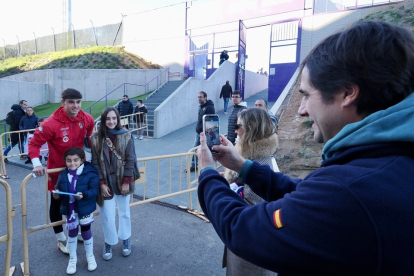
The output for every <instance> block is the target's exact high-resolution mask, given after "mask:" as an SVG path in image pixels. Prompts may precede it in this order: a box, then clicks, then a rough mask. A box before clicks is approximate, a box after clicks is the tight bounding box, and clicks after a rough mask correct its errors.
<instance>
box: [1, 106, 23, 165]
mask: <svg viewBox="0 0 414 276" xmlns="http://www.w3.org/2000/svg"><path fill="white" fill-rule="evenodd" d="M26 107H27V101H25V100H21V101H20V102H19V104H14V105H12V107H11V109H12V110H13V118H14V121H13V124H11V125H10V131H18V130H20V128H19V124H20V120H21V119H22V117H23V116H24V114H25V113H26ZM10 141H11V144H10V145H8V147H7V148H6V149H5V150H4V152H3V156H7V154H9V151H10V150H11V149H12V148H13V147H14V146H15V145H18V146H19V149H20V152H19V153H22V152H23V150H24V149H23V143H24V135H23V133H20V134H18V133H13V134H11V135H10ZM26 158H27V157H23V156H22V157H20V160H24V159H26ZM4 161H5V162H6V163H8V162H9V161H8V160H7V158H5V159H4Z"/></svg>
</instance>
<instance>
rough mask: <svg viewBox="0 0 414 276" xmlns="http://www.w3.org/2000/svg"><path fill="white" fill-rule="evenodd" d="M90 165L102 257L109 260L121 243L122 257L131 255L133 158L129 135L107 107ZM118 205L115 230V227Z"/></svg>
mask: <svg viewBox="0 0 414 276" xmlns="http://www.w3.org/2000/svg"><path fill="white" fill-rule="evenodd" d="M91 145H92V147H91V153H92V164H93V165H94V166H95V167H96V168H97V169H98V175H99V184H100V193H99V195H98V197H97V203H98V205H99V206H100V207H101V220H102V228H103V233H104V238H105V243H104V247H103V252H102V258H103V259H104V260H106V261H109V260H110V259H111V258H112V246H113V245H116V244H117V243H118V239H120V240H122V242H123V247H122V255H123V256H124V257H127V256H129V255H130V254H131V241H130V237H131V216H130V209H129V202H130V199H131V195H132V194H133V193H134V189H135V182H134V181H135V179H134V169H137V168H136V165H137V164H136V155H135V147H134V139H132V136H131V133H129V132H128V131H127V130H126V129H125V128H123V127H122V126H121V120H120V116H119V113H118V110H117V109H115V108H114V107H107V108H105V109H104V110H103V112H102V115H101V127H100V129H99V131H98V132H95V133H94V134H93V135H92V136H91ZM117 205H118V220H119V227H118V231H117V229H116V225H115V216H116V207H117Z"/></svg>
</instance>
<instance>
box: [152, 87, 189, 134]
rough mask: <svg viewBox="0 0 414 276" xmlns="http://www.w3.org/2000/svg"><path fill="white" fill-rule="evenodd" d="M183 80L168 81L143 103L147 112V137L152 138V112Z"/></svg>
mask: <svg viewBox="0 0 414 276" xmlns="http://www.w3.org/2000/svg"><path fill="white" fill-rule="evenodd" d="M184 82H185V80H180V81H170V82H168V83H167V84H166V85H164V86H163V87H162V88H161V89H160V90H158V91H157V92H156V93H154V94H153V95H152V96H151V97H150V98H149V99H147V100H145V101H144V104H145V105H146V106H147V110H148V115H147V116H148V135H149V137H153V136H154V110H155V109H156V108H157V107H158V106H159V105H160V104H161V103H162V102H163V101H164V100H165V99H166V98H168V96H170V95H171V94H172V93H173V92H174V91H175V90H176V89H177V88H178V87H179V86H180V85H181V84H182V83H184Z"/></svg>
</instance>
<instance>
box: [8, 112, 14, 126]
mask: <svg viewBox="0 0 414 276" xmlns="http://www.w3.org/2000/svg"><path fill="white" fill-rule="evenodd" d="M13 111H14V110H12V111H10V112H9V113H7V115H6V124H8V125H14V121H15V118H14V113H13Z"/></svg>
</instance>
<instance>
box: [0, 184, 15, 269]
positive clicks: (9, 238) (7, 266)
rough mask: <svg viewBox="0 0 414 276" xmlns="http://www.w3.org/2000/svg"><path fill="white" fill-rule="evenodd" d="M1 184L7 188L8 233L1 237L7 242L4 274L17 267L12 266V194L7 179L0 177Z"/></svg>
mask: <svg viewBox="0 0 414 276" xmlns="http://www.w3.org/2000/svg"><path fill="white" fill-rule="evenodd" d="M0 184H1V185H3V186H4V188H5V189H6V206H7V208H6V212H7V214H6V217H7V234H6V235H4V236H1V237H0V243H2V242H7V248H6V261H5V263H4V276H9V275H11V274H13V271H14V269H15V267H10V261H11V251H12V239H13V224H12V223H13V221H12V217H14V212H13V210H12V196H11V189H10V186H9V184H7V182H6V181H4V180H1V179H0Z"/></svg>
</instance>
